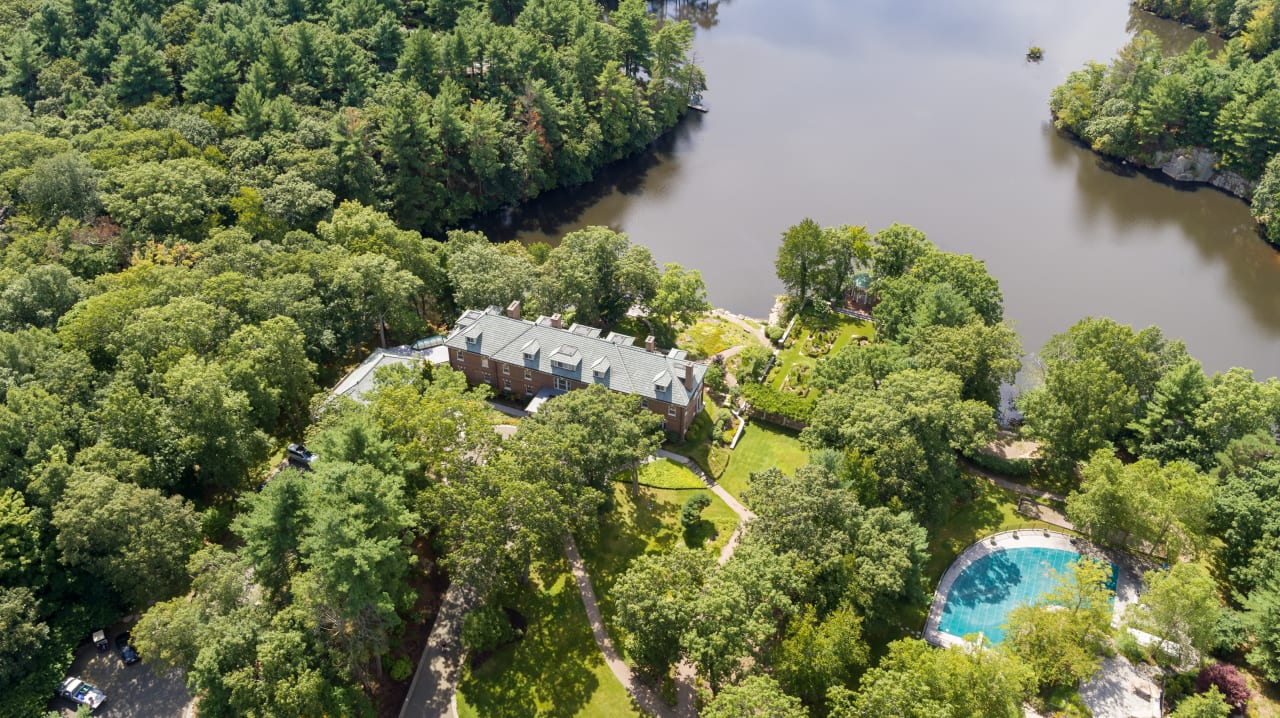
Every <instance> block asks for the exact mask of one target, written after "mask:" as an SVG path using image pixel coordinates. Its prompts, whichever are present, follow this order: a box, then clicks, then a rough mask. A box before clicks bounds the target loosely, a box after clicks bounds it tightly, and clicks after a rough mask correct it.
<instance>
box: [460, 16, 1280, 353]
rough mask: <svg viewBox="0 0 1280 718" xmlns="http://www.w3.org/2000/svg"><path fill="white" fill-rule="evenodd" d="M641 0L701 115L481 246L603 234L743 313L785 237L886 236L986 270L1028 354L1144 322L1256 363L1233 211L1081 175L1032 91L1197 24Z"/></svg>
mask: <svg viewBox="0 0 1280 718" xmlns="http://www.w3.org/2000/svg"><path fill="white" fill-rule="evenodd" d="M665 5H666V10H667V12H669V13H673V14H674V13H688V14H691V15H692V16H693V17H694V18H695V20H696V23H695V24H696V25H697V26H698V36H697V40H696V52H697V56H698V61H699V62H700V63H701V64H702V65H703V67H704V68H705V69H706V71H707V75H708V78H709V83H710V86H711V89H710V91H709V92H708V93H707V95H706V102H707V104H708V105H709V106H710V109H711V111H710V112H709V113H708V114H705V115H703V114H697V113H691V114H690V116H689V117H688V118H687V119H686V120H685V121H684V122H683V123H682V124H681V125H680V126H679V127H678V128H677V130H676V131H675V132H673V133H672V134H671V135H670V136H668V137H666V138H663V139H662V140H661V141H660V142H659V143H657V145H656V146H655V147H654V149H653V151H651V152H649V153H647V154H645V155H642V156H640V157H637V158H633V159H631V160H628V161H625V162H622V163H619V164H617V165H615V166H612V167H610V168H608V169H607V170H605V171H603V172H602V173H601V174H600V177H599V178H598V179H597V181H595V182H593V183H591V184H589V185H587V186H584V187H578V188H574V189H570V190H563V191H558V192H554V193H551V194H548V195H546V196H544V197H543V198H540V199H538V200H536V201H534V202H532V203H530V204H528V205H527V206H525V207H522V208H519V209H517V210H515V211H513V212H511V213H507V214H505V215H502V216H498V217H490V218H486V220H485V221H483V222H481V223H479V226H480V227H481V228H482V229H484V230H486V231H487V232H489V233H490V234H491V236H492V237H493V238H495V239H511V238H516V239H520V240H522V241H539V240H541V241H554V240H555V239H556V238H557V237H559V236H561V235H563V234H564V233H565V232H568V231H571V230H573V229H577V228H579V227H582V226H586V225H591V224H603V225H609V226H611V227H614V228H616V229H619V230H622V231H625V232H627V233H629V234H630V235H631V238H632V239H633V240H634V241H636V242H638V243H641V244H644V245H646V246H648V247H650V248H651V249H652V250H653V252H654V255H655V257H656V258H657V260H658V261H659V262H660V263H661V262H680V263H682V264H684V265H686V266H689V267H694V268H697V269H700V270H701V271H702V273H703V276H704V277H705V279H706V281H707V286H708V291H709V294H710V299H711V301H712V302H713V303H714V304H716V305H717V306H722V307H726V308H728V309H730V310H732V311H736V312H742V313H746V314H750V315H754V316H763V315H764V314H765V313H766V312H767V311H768V309H769V307H770V305H771V304H772V303H773V295H774V294H775V293H777V292H778V291H780V285H779V283H778V282H777V280H776V278H775V277H774V269H773V259H774V254H775V251H776V248H777V245H778V241H779V235H780V234H781V232H782V231H783V230H785V229H786V228H787V226H789V225H791V224H794V223H795V222H797V221H799V220H800V219H802V218H803V217H806V216H810V217H813V218H814V219H816V220H818V221H819V222H821V223H823V224H841V223H849V224H866V225H867V226H868V227H869V228H870V229H872V230H873V231H874V230H875V229H879V228H881V227H884V226H886V225H888V224H890V223H892V222H895V221H898V222H904V223H907V224H912V225H915V226H917V227H919V228H920V229H922V230H924V231H925V232H927V233H928V235H929V237H930V239H932V240H933V241H934V242H935V243H936V244H938V246H940V247H941V248H943V249H945V250H948V251H952V252H966V253H971V254H973V255H975V256H977V257H979V258H981V259H984V260H985V261H986V262H987V266H988V267H989V268H990V270H991V272H992V273H993V274H994V275H995V276H996V277H997V278H998V279H999V280H1000V283H1001V287H1002V288H1003V290H1004V295H1005V305H1006V307H1007V316H1008V317H1009V318H1010V319H1011V320H1013V321H1014V322H1015V324H1016V327H1017V329H1018V330H1019V332H1020V333H1021V335H1022V337H1023V343H1024V346H1025V347H1026V348H1027V350H1028V351H1029V352H1034V351H1036V350H1038V349H1039V348H1040V346H1041V345H1042V344H1043V343H1044V341H1045V340H1046V339H1047V338H1048V337H1049V336H1050V335H1051V334H1053V333H1056V332H1061V331H1063V330H1065V329H1066V328H1067V327H1068V326H1070V325H1071V324H1072V323H1073V322H1075V321H1076V320H1078V319H1080V318H1082V317H1085V316H1100V315H1106V316H1111V317H1114V318H1115V319H1117V320H1119V321H1121V322H1124V323H1128V324H1133V325H1135V326H1138V327H1142V326H1146V325H1149V324H1158V325H1159V326H1161V327H1162V328H1163V329H1164V330H1165V332H1166V334H1167V335H1169V336H1171V337H1178V338H1182V339H1184V340H1185V341H1186V342H1187V345H1188V347H1189V349H1190V351H1191V353H1192V354H1193V355H1195V356H1196V357H1197V358H1199V359H1200V360H1202V361H1203V362H1204V364H1205V367H1206V369H1208V370H1210V371H1217V370H1224V369H1226V368H1228V367H1231V366H1245V367H1249V368H1252V369H1255V370H1256V371H1257V373H1258V374H1259V375H1260V376H1269V375H1274V374H1278V373H1280V311H1278V310H1280V254H1278V253H1277V252H1276V251H1275V250H1273V249H1272V248H1271V247H1270V246H1269V245H1267V244H1266V243H1265V242H1263V241H1262V240H1261V239H1260V238H1259V236H1258V233H1257V230H1256V227H1255V224H1254V222H1253V220H1252V219H1251V218H1250V216H1249V211H1248V207H1247V206H1246V205H1245V204H1244V203H1243V202H1241V201H1239V200H1237V199H1234V198H1232V197H1229V196H1227V195H1225V194H1222V193H1220V192H1218V191H1216V190H1212V189H1197V190H1190V189H1187V188H1182V187H1175V186H1172V185H1170V184H1168V183H1163V182H1160V181H1157V180H1156V179H1153V178H1151V177H1149V176H1147V175H1144V174H1139V173H1134V172H1131V171H1128V170H1127V168H1124V167H1115V166H1113V165H1112V164H1111V163H1107V162H1104V161H1101V160H1100V159H1099V158H1098V157H1097V156H1095V155H1094V154H1092V153H1091V152H1089V151H1088V150H1087V148H1084V147H1082V146H1080V145H1078V144H1077V143H1075V142H1073V141H1071V140H1070V139H1068V138H1066V137H1063V136H1061V135H1059V134H1058V133H1057V132H1056V131H1055V130H1054V129H1053V127H1052V125H1051V123H1050V119H1049V112H1048V108H1047V100H1048V96H1049V92H1050V90H1051V89H1052V88H1053V87H1054V86H1055V85H1056V84H1058V83H1060V82H1061V81H1062V80H1063V78H1065V76H1066V75H1067V73H1068V72H1070V71H1071V70H1073V69H1076V68H1078V67H1079V66H1081V65H1082V64H1083V63H1084V62H1086V61H1088V60H1099V61H1110V59H1111V58H1112V57H1113V56H1114V54H1115V51H1116V50H1117V49H1118V48H1120V47H1121V46H1122V45H1124V44H1125V43H1126V42H1127V41H1128V40H1129V38H1130V37H1131V36H1132V35H1133V33H1134V32H1136V31H1138V30H1140V29H1150V30H1152V31H1154V32H1156V33H1157V34H1159V35H1160V36H1161V37H1162V38H1164V40H1165V41H1166V44H1167V47H1171V48H1182V47H1185V46H1186V45H1187V44H1189V43H1190V42H1191V41H1192V40H1194V39H1195V37H1197V36H1198V34H1197V33H1195V32H1193V31H1191V30H1188V29H1186V28H1182V27H1180V26H1178V25H1176V24H1174V23H1170V22H1166V21H1162V20H1159V19H1157V18H1154V17H1152V16H1150V15H1146V14H1143V13H1139V12H1137V11H1135V10H1133V9H1131V7H1130V6H1129V5H1128V3H1126V2H1124V0H1074V1H1070V2H1069V1H1067V0H1043V1H1041V2H1026V0H962V1H961V2H943V1H942V0H932V1H930V0H873V1H867V2H845V1H841V0H788V1H787V2H779V1H777V0H771V1H766V0H732V1H730V0H720V1H719V2H695V3H675V2H669V3H666V4H665ZM1031 45H1038V46H1040V47H1042V48H1043V49H1044V53H1045V54H1044V59H1043V61H1041V62H1039V63H1030V62H1027V61H1026V59H1025V54H1026V51H1027V48H1028V47H1030V46H1031Z"/></svg>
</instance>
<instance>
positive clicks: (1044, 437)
mask: <svg viewBox="0 0 1280 718" xmlns="http://www.w3.org/2000/svg"><path fill="white" fill-rule="evenodd" d="M1041 360H1042V361H1043V362H1044V383H1043V384H1042V385H1040V386H1037V387H1035V388H1034V389H1031V390H1030V391H1028V392H1026V393H1024V394H1023V395H1022V396H1021V397H1019V400H1018V407H1019V409H1021V410H1022V412H1023V413H1024V414H1025V416H1026V421H1027V427H1028V429H1029V430H1030V432H1031V433H1032V435H1034V436H1035V437H1036V438H1038V439H1039V440H1040V441H1041V442H1042V444H1043V446H1044V449H1043V450H1044V453H1045V456H1046V458H1047V459H1049V461H1050V462H1052V463H1054V464H1057V465H1059V466H1063V467H1067V468H1069V467H1071V466H1073V465H1074V463H1075V462H1077V461H1082V460H1084V459H1085V458H1086V457H1088V456H1089V454H1091V453H1092V452H1094V451H1096V450H1098V449H1100V448H1103V447H1104V446H1107V445H1108V444H1109V443H1110V442H1112V441H1115V440H1116V439H1117V438H1120V437H1121V435H1122V432H1123V431H1124V430H1125V429H1126V428H1127V427H1129V426H1130V424H1132V423H1133V422H1134V420H1135V419H1138V418H1139V417H1140V416H1141V415H1142V414H1143V413H1144V411H1143V410H1144V409H1145V408H1146V407H1147V406H1148V403H1150V402H1152V401H1153V397H1155V398H1156V400H1157V403H1156V404H1155V408H1156V411H1157V412H1167V411H1168V410H1169V409H1171V408H1173V407H1165V405H1166V404H1168V403H1169V402H1170V401H1171V399H1170V398H1169V397H1168V396H1167V394H1168V392H1170V391H1171V390H1172V389H1173V387H1172V386H1171V385H1170V384H1169V382H1173V381H1177V379H1175V378H1170V379H1169V380H1168V381H1167V382H1165V383H1164V384H1163V385H1161V378H1162V377H1163V376H1164V375H1165V374H1166V373H1169V372H1171V371H1172V370H1174V369H1176V368H1179V367H1183V365H1184V364H1186V363H1187V356H1186V349H1185V347H1183V345H1182V343H1181V342H1176V341H1174V342H1171V341H1167V340H1166V339H1165V338H1164V337H1163V335H1162V334H1161V333H1160V330H1159V329H1157V328H1155V327H1148V328H1147V329H1143V330H1142V331H1140V332H1134V331H1133V329H1132V328H1130V327H1127V326H1123V325H1121V324H1118V323H1116V322H1115V321H1113V320H1111V319H1105V318H1104V319H1095V318H1090V319H1085V320H1083V321H1081V322H1078V323H1076V324H1075V325H1074V326H1072V327H1071V329H1069V330H1068V331H1067V332H1065V333H1063V334H1057V335H1055V336H1053V337H1052V338H1051V339H1050V340H1049V341H1048V343H1046V344H1045V347H1044V349H1043V350H1042V351H1041ZM1180 371H1193V370H1189V369H1185V368H1183V369H1180ZM1182 379H1183V380H1184V381H1185V380H1187V377H1186V376H1183V377H1182ZM1192 379H1193V378H1192ZM1158 388H1159V389H1160V390H1161V391H1162V392H1164V394H1162V395H1161V396H1160V397H1156V392H1157V389H1158ZM1162 407H1164V408H1162ZM1166 419H1170V417H1168V416H1161V414H1159V413H1156V414H1153V415H1152V416H1151V420H1150V421H1151V422H1157V421H1158V422H1163V421H1165V420H1166ZM1153 426H1154V424H1153ZM1135 430H1136V431H1137V432H1138V433H1139V434H1141V433H1142V432H1143V431H1149V430H1150V429H1146V430H1144V429H1143V428H1142V425H1141V423H1139V425H1137V426H1135Z"/></svg>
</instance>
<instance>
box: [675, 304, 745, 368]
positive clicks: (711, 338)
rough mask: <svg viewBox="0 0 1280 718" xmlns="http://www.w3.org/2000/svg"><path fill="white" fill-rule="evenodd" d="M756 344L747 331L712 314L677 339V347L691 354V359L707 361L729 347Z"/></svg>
mask: <svg viewBox="0 0 1280 718" xmlns="http://www.w3.org/2000/svg"><path fill="white" fill-rule="evenodd" d="M756 343H758V342H757V340H756V339H755V338H754V337H752V336H751V335H750V334H748V333H747V330H745V329H743V328H742V327H740V326H738V325H737V324H734V323H732V322H729V321H727V320H724V319H721V318H719V317H716V316H713V315H711V314H707V315H704V316H703V317H702V318H701V319H699V320H698V321H697V322H694V323H693V324H692V325H690V326H689V327H688V328H687V329H685V330H684V331H682V332H680V336H679V337H678V338H677V339H676V346H678V347H680V348H681V349H684V350H685V351H687V352H689V358H690V359H705V358H707V357H709V356H711V355H713V354H718V353H720V352H722V351H724V350H725V349H728V348H729V347H734V346H738V345H746V346H751V345H752V344H756Z"/></svg>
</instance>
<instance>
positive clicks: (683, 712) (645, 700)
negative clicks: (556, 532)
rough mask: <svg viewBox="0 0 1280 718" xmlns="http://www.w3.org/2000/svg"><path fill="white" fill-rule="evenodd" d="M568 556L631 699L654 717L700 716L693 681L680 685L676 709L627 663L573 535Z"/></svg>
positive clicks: (607, 655) (599, 639) (595, 629)
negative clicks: (606, 622) (607, 626)
mask: <svg viewBox="0 0 1280 718" xmlns="http://www.w3.org/2000/svg"><path fill="white" fill-rule="evenodd" d="M564 555H565V558H567V559H569V568H570V570H572V571H573V580H574V582H575V583H577V584H578V593H580V594H582V605H583V607H584V608H585V609H586V610H587V620H588V622H590V623H591V635H592V636H594V637H595V639H596V646H598V647H599V648H600V652H601V653H603V654H604V662H605V664H606V665H608V666H609V670H610V671H612V672H613V675H614V677H615V678H617V679H618V682H619V683H621V684H622V686H623V687H624V688H626V689H627V693H630V694H631V698H632V699H633V700H634V701H635V702H636V705H638V706H639V707H640V709H641V710H643V711H644V712H645V713H648V714H649V715H651V716H654V718H687V717H692V716H695V715H697V713H696V712H695V711H694V708H693V684H692V682H689V683H688V684H687V685H681V684H680V683H679V682H677V684H676V693H677V705H676V707H675V708H672V707H671V706H669V705H667V703H666V701H664V700H662V697H661V696H659V695H658V694H657V692H655V691H654V690H653V689H652V688H651V687H649V686H647V685H645V684H644V683H641V682H640V681H639V679H637V678H636V676H635V673H633V672H632V670H631V667H630V666H628V665H627V662H626V661H624V660H622V655H621V654H619V653H618V649H616V648H614V646H613V641H612V640H610V638H609V632H608V631H606V630H605V627H604V617H603V616H601V615H600V604H599V602H598V601H596V592H595V588H594V587H593V586H592V585H591V576H589V575H587V569H586V567H585V566H584V565H583V563H582V556H581V555H580V554H579V553H578V546H577V544H575V543H574V542H573V537H571V536H565V537H564Z"/></svg>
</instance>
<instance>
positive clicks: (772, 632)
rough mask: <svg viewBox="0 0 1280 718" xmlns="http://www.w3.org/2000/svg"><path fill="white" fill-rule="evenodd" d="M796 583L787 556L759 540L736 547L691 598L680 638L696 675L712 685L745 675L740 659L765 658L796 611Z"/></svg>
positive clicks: (795, 576) (798, 585) (717, 686)
mask: <svg viewBox="0 0 1280 718" xmlns="http://www.w3.org/2000/svg"><path fill="white" fill-rule="evenodd" d="M801 588H802V586H801V582H800V579H799V577H798V576H797V575H796V574H795V572H794V571H793V570H792V568H791V565H790V562H789V561H788V560H787V559H785V558H783V557H781V556H779V555H778V554H776V553H773V552H772V551H770V550H769V549H768V548H766V547H765V546H764V545H762V544H757V543H751V542H744V543H743V544H742V545H741V546H739V547H738V550H737V551H736V552H735V553H734V554H733V558H731V559H729V562H728V563H726V564H725V565H724V566H722V567H720V569H719V570H717V571H715V572H714V573H712V575H711V577H710V578H709V579H708V580H707V584H706V587H705V588H704V589H703V590H702V591H701V592H700V593H699V594H698V596H697V597H696V598H695V599H694V601H693V607H692V610H691V611H690V619H691V620H690V627H689V628H688V630H686V631H685V633H684V635H683V637H682V638H681V641H680V643H681V646H682V648H683V650H684V653H685V655H687V656H688V657H689V659H690V660H692V661H693V663H694V665H696V666H697V668H698V675H699V676H703V677H705V678H706V680H707V681H708V682H709V683H710V684H711V687H712V689H714V690H718V689H719V688H720V687H721V686H723V685H725V684H726V683H732V682H735V681H736V680H737V679H739V678H741V677H743V676H744V675H745V674H744V672H743V671H744V668H745V663H744V661H745V659H747V658H754V659H755V660H756V661H758V662H762V661H765V660H766V658H767V657H768V656H769V655H770V654H771V653H772V652H773V650H774V649H775V648H776V646H777V644H778V643H779V641H780V640H781V639H782V635H783V628H784V627H785V623H786V621H787V619H788V618H790V617H792V616H794V615H796V613H797V612H798V606H797V603H796V599H797V597H798V596H799V594H800V591H801Z"/></svg>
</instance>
